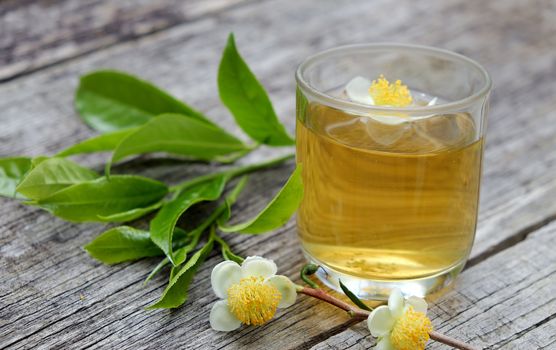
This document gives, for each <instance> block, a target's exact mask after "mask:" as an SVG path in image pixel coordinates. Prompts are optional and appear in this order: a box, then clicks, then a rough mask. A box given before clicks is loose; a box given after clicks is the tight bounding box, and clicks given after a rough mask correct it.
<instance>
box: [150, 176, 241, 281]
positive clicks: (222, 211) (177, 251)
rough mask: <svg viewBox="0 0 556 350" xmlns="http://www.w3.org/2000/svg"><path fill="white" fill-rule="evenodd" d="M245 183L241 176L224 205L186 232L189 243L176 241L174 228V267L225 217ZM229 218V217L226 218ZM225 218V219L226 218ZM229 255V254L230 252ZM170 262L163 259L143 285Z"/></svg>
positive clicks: (181, 262) (176, 230)
mask: <svg viewBox="0 0 556 350" xmlns="http://www.w3.org/2000/svg"><path fill="white" fill-rule="evenodd" d="M246 182H247V175H244V176H242V178H241V179H240V180H239V181H238V183H237V184H236V185H235V186H234V188H233V189H232V190H231V191H230V193H228V195H227V196H226V199H225V203H223V204H221V205H220V206H219V207H218V208H216V209H215V210H214V211H213V212H212V214H211V215H210V216H209V217H207V218H206V219H205V220H204V221H203V222H202V223H201V224H200V225H199V226H197V227H196V228H194V229H193V230H191V231H189V232H187V237H188V238H190V240H189V242H187V243H184V244H182V242H181V241H180V240H176V233H178V230H180V229H179V228H178V227H176V229H175V231H174V239H173V241H174V244H173V245H174V263H175V264H176V266H179V265H181V264H183V263H184V262H185V260H186V259H187V254H189V253H190V252H191V251H192V250H193V249H195V247H196V246H197V243H198V242H199V238H200V237H201V234H202V233H203V232H204V231H205V230H206V229H207V228H208V227H209V226H210V225H212V224H213V223H214V222H215V221H216V220H217V219H218V218H220V217H222V216H225V215H226V210H227V208H229V206H231V205H232V204H233V203H235V201H236V200H237V197H238V196H239V194H240V193H241V191H242V190H243V188H244V187H245V183H246ZM228 217H229V216H228ZM228 217H226V219H227V218H228ZM230 253H231V252H230ZM169 263H170V261H169V260H168V258H167V257H166V258H164V259H162V260H161V261H160V263H159V264H158V265H156V267H155V268H154V269H153V271H152V272H151V273H150V274H149V276H148V277H147V279H146V280H145V283H147V282H148V281H149V280H151V279H152V278H153V277H154V276H155V275H156V274H157V273H158V272H160V270H161V269H162V268H163V267H164V266H166V265H167V264H169Z"/></svg>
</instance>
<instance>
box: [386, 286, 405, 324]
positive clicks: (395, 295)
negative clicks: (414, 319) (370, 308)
mask: <svg viewBox="0 0 556 350" xmlns="http://www.w3.org/2000/svg"><path fill="white" fill-rule="evenodd" d="M404 304H405V301H404V299H403V294H402V292H401V291H400V290H399V289H393V290H392V292H391V293H390V297H389V298H388V308H389V309H390V312H391V313H392V317H394V318H395V319H398V318H400V317H401V316H402V314H403V311H404V310H403V309H404V306H405V305H404Z"/></svg>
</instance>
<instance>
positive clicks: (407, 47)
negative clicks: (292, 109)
mask: <svg viewBox="0 0 556 350" xmlns="http://www.w3.org/2000/svg"><path fill="white" fill-rule="evenodd" d="M378 49H381V50H391V51H393V52H394V51H419V52H423V53H432V54H435V55H437V56H438V57H442V58H446V59H451V60H453V61H458V62H461V63H463V64H467V65H471V66H473V67H474V68H475V69H476V70H477V71H478V72H479V73H480V74H481V76H482V78H483V81H484V84H483V86H482V87H481V88H480V89H479V90H478V91H476V92H475V93H473V94H470V95H469V96H466V97H464V98H461V99H458V100H456V101H451V102H447V103H443V104H439V105H434V106H413V107H387V106H373V105H367V104H363V103H359V102H353V101H348V100H345V99H342V98H339V97H335V96H332V95H329V94H327V93H325V92H322V91H320V90H318V89H316V88H315V87H313V86H312V85H311V84H309V83H308V82H307V81H306V80H305V79H304V77H303V73H304V72H305V70H306V69H307V68H308V67H310V66H311V65H312V64H313V63H314V62H316V61H318V60H319V59H321V58H324V57H329V56H333V55H339V54H343V53H345V52H349V51H353V52H358V51H367V50H378ZM295 78H296V81H297V84H298V86H300V87H301V88H302V90H303V91H304V92H305V93H309V94H311V95H313V97H315V98H317V99H319V100H321V101H322V102H324V103H325V104H326V105H328V106H331V107H336V108H339V109H349V110H351V111H358V112H361V113H368V112H369V111H375V112H379V114H384V113H392V112H394V113H414V114H425V113H431V114H432V113H442V112H449V111H454V110H459V109H462V108H463V107H467V106H469V105H471V104H473V103H475V102H476V101H477V100H480V99H482V98H484V97H485V96H486V95H487V94H488V93H489V92H490V90H491V88H492V80H491V78H490V75H489V74H488V72H487V70H486V69H485V68H484V67H483V66H482V65H480V64H479V63H478V62H477V61H475V60H473V59H471V58H469V57H466V56H464V55H461V54H458V53H455V52H453V51H449V50H445V49H439V48H436V47H431V46H424V45H415V44H397V43H373V44H352V45H342V46H337V47H334V48H331V49H327V50H324V51H320V52H317V53H316V54H314V55H311V56H309V57H307V58H306V59H305V60H304V61H303V62H302V63H301V64H300V65H299V66H298V67H297V70H296V73H295Z"/></svg>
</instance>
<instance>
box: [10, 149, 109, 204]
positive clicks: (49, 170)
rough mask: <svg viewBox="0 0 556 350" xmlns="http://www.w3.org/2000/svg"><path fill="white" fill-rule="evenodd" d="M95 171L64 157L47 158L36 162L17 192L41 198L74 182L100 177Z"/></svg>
mask: <svg viewBox="0 0 556 350" xmlns="http://www.w3.org/2000/svg"><path fill="white" fill-rule="evenodd" d="M98 177H99V175H98V174H97V173H95V172H94V171H92V170H90V169H88V168H85V167H82V166H81V165H79V164H77V163H74V162H72V161H70V160H67V159H64V158H56V157H55V158H47V159H43V160H41V161H40V162H38V161H37V162H35V165H34V167H33V169H31V171H29V173H28V174H27V175H26V176H25V178H24V179H23V180H22V181H21V182H20V183H19V185H18V186H17V192H19V193H21V194H23V195H24V196H25V197H27V198H30V199H34V200H39V199H42V198H46V197H48V196H51V195H52V194H54V193H56V192H58V191H60V190H62V189H64V188H66V187H68V186H71V185H74V184H78V183H81V182H85V181H90V180H94V179H96V178H98Z"/></svg>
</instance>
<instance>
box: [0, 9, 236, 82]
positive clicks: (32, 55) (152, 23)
mask: <svg viewBox="0 0 556 350" xmlns="http://www.w3.org/2000/svg"><path fill="white" fill-rule="evenodd" d="M240 2H243V0H208V1H207V0H188V1H178V0H162V1H160V0H157V1H149V0H123V1H122V0H118V1H105V0H79V1H75V0H61V1H48V0H40V1H21V0H7V1H4V2H3V3H2V4H0V33H2V35H1V36H0V81H6V80H9V79H13V78H15V77H18V76H21V75H23V74H28V73H30V72H32V71H36V70H37V69H41V68H43V67H45V66H50V65H53V64H56V63H59V62H61V61H65V60H68V59H71V58H75V57H78V56H80V55H83V54H86V53H88V52H91V51H94V50H98V49H101V48H105V47H108V46H110V45H113V44H116V43H120V42H124V41H129V40H134V39H137V38H139V37H141V36H144V35H149V34H152V33H155V32H158V31H161V30H164V29H167V28H170V27H173V26H175V25H177V24H180V23H184V22H189V21H192V20H195V19H198V18H200V17H202V16H205V15H207V14H210V13H215V12H218V11H221V10H223V9H225V8H228V7H230V6H233V5H236V4H238V3H240Z"/></svg>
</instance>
